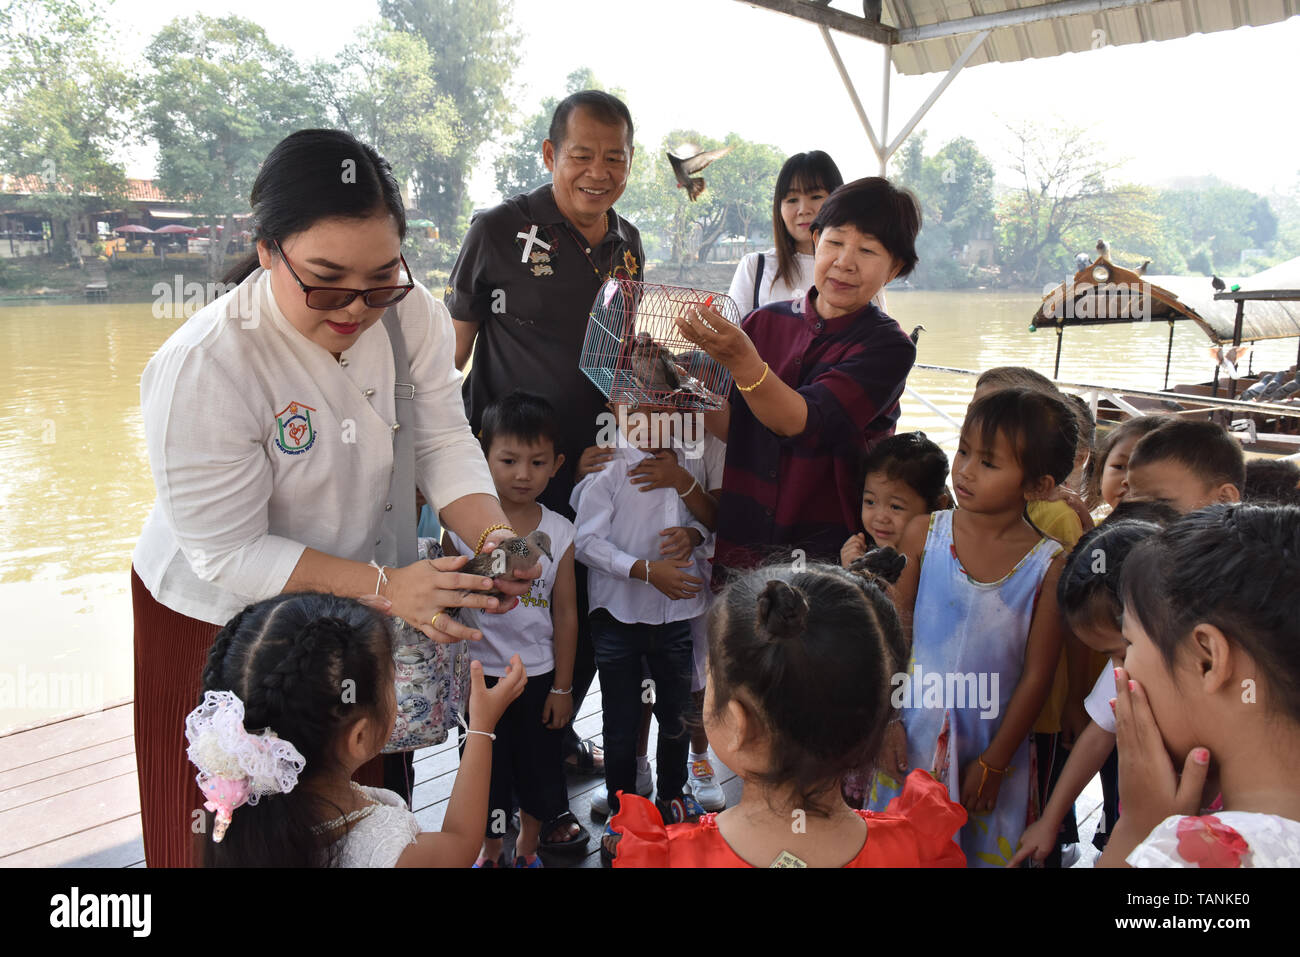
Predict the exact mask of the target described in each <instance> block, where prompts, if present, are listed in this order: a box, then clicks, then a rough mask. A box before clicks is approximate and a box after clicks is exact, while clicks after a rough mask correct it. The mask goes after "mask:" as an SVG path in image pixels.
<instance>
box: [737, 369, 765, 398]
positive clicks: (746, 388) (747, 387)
mask: <svg viewBox="0 0 1300 957" xmlns="http://www.w3.org/2000/svg"><path fill="white" fill-rule="evenodd" d="M771 371H772V367H771V366H770V365H768V364H767V363H766V362H764V363H763V374H762V375H761V376H759V377H758V381H757V382H755V383H754V384H753V385H741V384H740V383H739V382H737V383H736V388H737V389H739V390H740V391H741V392H753V391H754V390H755V389H757V388H758V387H759V386H760V385H762V384H763V380H764V379H766V378H767V374H768V373H769V372H771Z"/></svg>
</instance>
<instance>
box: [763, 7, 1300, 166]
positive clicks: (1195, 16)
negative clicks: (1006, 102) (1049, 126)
mask: <svg viewBox="0 0 1300 957" xmlns="http://www.w3.org/2000/svg"><path fill="white" fill-rule="evenodd" d="M739 2H741V3H746V4H748V5H750V6H753V7H762V8H763V9H766V10H772V11H774V12H777V13H783V14H785V15H787V16H790V17H795V18H797V19H800V20H804V21H806V22H808V23H813V24H816V25H817V27H818V29H819V30H820V31H821V35H822V40H823V41H824V42H825V44H826V48H827V51H828V52H829V53H830V56H831V60H832V61H833V62H834V63H835V67H836V69H837V70H838V71H839V74H840V79H841V80H842V81H843V83H844V87H845V89H846V90H847V92H848V94H849V100H850V101H851V102H852V104H853V108H854V109H855V110H856V111H857V114H858V119H859V120H860V121H861V123H862V126H863V128H864V129H865V130H866V133H867V138H868V140H870V142H871V146H872V149H873V150H874V151H875V153H876V157H877V159H879V161H880V172H881V175H884V173H885V170H886V168H887V166H888V163H889V158H890V157H891V156H892V155H893V154H894V153H895V152H896V151H897V150H898V148H899V147H900V146H902V145H903V142H904V141H905V140H906V139H907V137H908V136H909V135H910V134H911V132H912V130H913V129H915V128H916V125H917V124H918V123H919V122H920V121H921V118H922V117H923V116H925V114H926V112H927V111H928V110H929V109H930V107H931V106H933V105H934V103H935V101H936V100H938V99H939V97H940V96H941V95H942V94H943V91H944V90H945V89H947V87H948V85H949V84H950V83H951V82H952V81H953V79H955V78H956V76H957V74H958V73H959V72H961V70H962V68H963V67H966V66H978V65H980V64H981V63H993V62H997V63H1014V62H1018V61H1020V60H1032V59H1038V58H1044V57H1055V56H1060V55H1061V54H1063V53H1083V52H1086V51H1088V50H1097V49H1101V48H1102V47H1107V46H1124V45H1127V44H1132V43H1146V42H1148V41H1153V40H1174V39H1179V38H1181V37H1186V36H1190V35H1192V34H1193V33H1217V32H1220V31H1223V30H1235V29H1237V28H1238V27H1244V26H1262V25H1264V24H1269V23H1278V22H1280V21H1282V20H1286V19H1287V18H1288V17H1293V16H1296V15H1300V0H854V2H848V0H837V2H836V3H832V0H739ZM858 11H861V12H860V13H859V12H858ZM832 30H836V31H839V32H841V33H847V34H850V35H852V36H856V37H861V38H863V39H866V40H871V41H873V42H875V43H879V44H881V45H882V47H883V49H884V53H885V57H884V61H885V63H884V77H883V92H882V96H881V110H880V133H879V135H877V133H876V130H875V128H874V127H873V125H872V123H871V121H870V120H869V119H868V117H867V113H866V110H865V109H864V108H863V106H862V102H861V100H860V99H859V97H858V92H857V89H856V88H855V87H854V85H853V81H852V80H851V79H850V78H849V74H848V70H847V69H846V68H845V66H844V61H843V60H842V59H841V57H840V53H839V50H838V49H837V47H836V45H835V41H834V39H833V38H832V37H831V31H832ZM891 64H892V65H893V66H894V67H895V68H896V69H897V70H898V72H899V73H902V74H905V75H908V76H917V75H920V74H924V73H944V72H946V75H945V76H944V78H943V79H942V80H940V81H939V83H938V85H937V86H936V87H935V89H934V91H933V92H932V93H931V94H930V96H929V97H928V98H927V99H926V101H925V102H924V103H923V104H922V105H921V107H920V108H919V109H918V110H917V111H916V113H915V114H914V115H913V116H912V117H911V118H910V119H909V120H908V122H907V123H905V124H904V126H903V128H902V129H901V130H900V132H899V133H898V135H897V136H895V137H894V138H893V139H892V140H891V139H890V138H889V136H888V132H889V77H890V66H891Z"/></svg>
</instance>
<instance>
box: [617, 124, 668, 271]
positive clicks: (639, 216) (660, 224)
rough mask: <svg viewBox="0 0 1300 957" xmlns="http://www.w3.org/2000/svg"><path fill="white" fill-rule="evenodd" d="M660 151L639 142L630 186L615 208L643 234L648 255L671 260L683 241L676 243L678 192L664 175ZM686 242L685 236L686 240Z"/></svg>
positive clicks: (629, 175)
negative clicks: (660, 164)
mask: <svg viewBox="0 0 1300 957" xmlns="http://www.w3.org/2000/svg"><path fill="white" fill-rule="evenodd" d="M658 155H659V154H658V153H656V152H655V151H654V150H653V149H650V148H649V147H647V146H646V145H645V144H644V143H637V144H636V148H635V149H634V150H633V153H632V169H631V170H630V171H629V172H628V177H627V187H626V189H624V191H623V195H622V197H621V198H620V199H619V201H618V202H617V203H615V204H614V208H615V209H617V210H618V212H619V215H620V216H622V217H623V218H624V219H626V220H628V221H629V222H630V223H632V225H633V226H635V227H636V228H637V229H638V230H639V231H640V233H641V243H642V245H643V246H645V253H646V257H647V258H650V259H659V260H663V259H664V254H665V252H667V256H668V258H669V259H672V257H673V250H674V249H676V248H678V246H679V245H680V243H675V242H674V239H673V230H674V226H675V223H676V213H677V206H676V203H677V198H676V197H675V196H674V195H673V193H674V192H678V191H677V190H674V189H673V184H674V183H675V182H676V181H675V180H674V179H673V178H672V176H671V174H669V175H668V176H665V175H664V171H663V170H662V169H660V168H659V163H657V162H656V157H657V156H658ZM682 242H684V239H683V240H682Z"/></svg>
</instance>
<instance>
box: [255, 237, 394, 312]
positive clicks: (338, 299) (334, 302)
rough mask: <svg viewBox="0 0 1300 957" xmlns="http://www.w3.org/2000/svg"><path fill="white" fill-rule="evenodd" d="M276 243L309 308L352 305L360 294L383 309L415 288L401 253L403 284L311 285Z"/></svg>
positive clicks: (372, 305) (275, 241) (331, 307)
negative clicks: (345, 287) (350, 287)
mask: <svg viewBox="0 0 1300 957" xmlns="http://www.w3.org/2000/svg"><path fill="white" fill-rule="evenodd" d="M272 242H274V243H275V248H276V250H277V251H278V252H279V253H280V258H281V259H282V260H284V264H285V266H287V267H288V269H289V275H290V276H292V277H293V279H294V282H296V283H297V284H298V286H299V287H300V288H301V289H302V291H303V293H304V294H305V295H306V297H307V308H308V309H319V310H321V311H323V312H330V311H332V310H335V309H342V308H343V307H344V306H347V305H350V304H351V303H352V300H353V299H356V298H357V296H360V297H361V298H362V299H363V300H364V301H365V304H366V305H367V306H369V307H370V308H371V309H382V308H383V307H385V306H392V305H396V304H397V303H399V302H401V301H402V300H403V299H405V298H406V294H407V293H409V292H410V291H411V290H412V289H414V288H415V281H414V280H412V279H411V267H409V266H408V265H406V257H404V256H402V255H401V254H400V253H399V254H398V256H397V258H398V259H399V260H400V261H401V263H402V269H404V270H405V271H406V278H407V280H409V281H408V282H407V283H406V284H405V285H402V286H375V287H374V288H373V289H342V288H340V287H338V286H309V285H307V284H306V283H305V282H303V281H302V280H301V279H299V278H298V274H297V273H296V272H294V269H293V266H292V265H291V264H290V262H289V257H288V256H286V255H285V254H284V250H283V249H282V248H281V247H280V241H279V240H278V239H276V240H272Z"/></svg>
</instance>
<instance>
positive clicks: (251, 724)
mask: <svg viewBox="0 0 1300 957" xmlns="http://www.w3.org/2000/svg"><path fill="white" fill-rule="evenodd" d="M470 667H471V680H472V688H473V690H472V692H471V696H470V708H469V710H470V714H469V720H468V733H467V734H466V735H465V737H466V738H467V739H468V740H467V742H466V746H465V753H464V755H463V756H462V758H461V763H460V768H459V770H458V772H457V774H456V784H455V787H454V788H453V790H452V793H451V798H450V799H449V801H448V804H447V814H446V817H445V819H444V821H443V827H442V830H441V832H422V831H421V830H420V825H419V822H418V821H417V820H416V818H415V815H414V814H412V813H411V812H410V810H409V809H408V808H407V806H406V803H405V801H404V800H403V799H402V798H401V797H399V796H398V795H397V794H395V793H394V792H392V791H388V790H384V789H382V788H371V787H363V786H361V785H359V784H356V783H355V782H353V781H352V780H351V778H352V775H353V774H354V773H355V772H356V770H357V769H358V768H360V767H361V766H362V765H363V764H365V763H366V762H367V761H369V760H371V759H373V758H374V757H375V755H377V754H379V753H380V750H381V749H382V748H383V746H384V743H385V742H386V741H387V740H388V736H389V735H390V734H391V732H392V729H393V721H394V719H395V718H396V715H397V702H396V698H395V695H394V690H393V657H392V638H391V634H390V632H389V631H388V626H387V624H386V622H385V620H384V619H383V618H382V617H380V615H379V614H377V613H376V612H375V611H374V610H372V609H371V608H369V607H367V606H366V605H364V604H362V603H361V602H358V601H354V600H352V599H348V598H341V597H339V596H337V595H330V594H317V593H300V594H292V595H279V596H277V597H275V598H270V599H267V600H265V601H261V602H258V603H256V604H253V605H249V606H248V607H247V608H245V609H244V610H243V611H241V612H240V613H239V614H238V615H236V616H235V617H234V618H233V619H231V621H230V622H229V623H228V624H227V625H226V626H225V627H224V628H223V629H222V630H221V631H220V632H219V633H218V634H217V637H216V639H215V640H214V641H213V643H212V648H211V650H210V651H209V653H208V662H207V666H206V667H205V668H204V669H203V679H202V685H203V686H202V697H203V704H201V705H200V707H199V708H196V709H195V711H194V712H192V713H191V715H190V718H189V720H188V721H187V734H188V736H189V738H190V750H189V754H190V759H191V761H193V763H194V764H195V765H196V766H197V767H198V768H199V770H200V775H199V781H200V785H202V786H204V792H205V793H206V794H209V796H211V797H212V800H211V801H210V802H209V804H208V805H207V810H208V811H213V810H214V809H215V811H216V813H217V819H216V820H214V819H213V817H212V815H211V814H207V815H205V817H204V827H203V828H202V830H203V832H204V833H210V834H212V835H213V836H214V840H213V841H209V842H206V843H205V853H204V863H205V864H206V865H207V866H209V867H251V866H274V867H314V866H335V867H422V866H423V867H469V866H470V864H472V863H473V861H474V858H475V855H476V854H477V853H478V848H479V844H480V841H481V838H482V834H483V831H484V828H485V827H486V826H487V813H488V807H487V806H488V782H489V780H490V777H491V768H492V750H491V748H492V741H493V740H494V737H495V736H494V735H493V733H492V731H493V728H494V727H495V726H496V723H497V720H498V719H499V718H500V717H501V713H502V712H503V711H504V710H505V709H506V707H507V706H508V705H509V704H510V702H511V701H513V700H514V699H515V698H516V697H518V695H519V693H520V692H521V691H522V690H523V687H524V682H525V679H526V676H525V674H524V669H523V667H522V665H521V664H520V662H519V657H518V655H516V656H515V658H514V659H513V661H512V662H511V666H510V668H509V669H508V670H507V674H506V676H505V677H504V678H502V679H501V680H499V681H498V682H497V683H496V685H495V686H494V687H493V688H492V689H491V690H487V689H486V688H485V686H484V681H483V669H482V668H481V667H480V666H479V664H478V662H473V663H472V664H471V666H470ZM222 706H234V707H236V708H237V709H238V712H240V713H242V726H240V725H235V726H234V727H233V728H232V727H231V726H230V723H229V722H226V724H225V726H224V727H223V726H219V725H220V718H213V717H211V716H212V715H213V714H214V712H219V711H220V709H221V707H222ZM263 729H265V730H263ZM258 732H260V734H258ZM272 743H273V745H272V747H270V748H268V747H267V745H270V744H272ZM259 750H260V751H267V750H274V751H275V752H276V753H278V754H280V755H282V756H287V757H288V759H289V760H288V761H286V762H284V763H283V764H281V766H280V768H279V769H278V772H279V773H278V774H274V775H271V776H270V778H272V779H278V780H271V781H269V783H268V782H267V781H265V780H263V781H256V780H252V779H251V778H252V777H253V775H250V774H246V773H245V771H244V770H243V769H246V768H249V767H250V766H251V765H253V764H256V763H257V760H256V758H255V757H254V758H253V760H251V761H250V760H249V758H248V755H249V754H250V753H255V752H258V751H259ZM241 758H243V761H242V764H241V761H240V759H241ZM286 765H292V767H288V766H286ZM232 768H241V770H238V771H232V770H231V769H232ZM214 778H219V779H220V780H217V781H215V782H214V780H213V779H214ZM250 790H252V791H253V792H254V793H256V795H257V796H255V797H252V798H248V799H247V802H246V804H245V801H244V800H240V799H238V798H236V799H235V800H233V801H231V800H229V798H228V797H223V796H224V795H229V794H231V793H239V794H246V793H247V792H248V791H250ZM259 791H260V793H257V792H259ZM235 810H238V812H239V813H238V814H237V815H234V816H233V817H232V812H233V811H235ZM223 819H224V823H223ZM227 825H228V829H227Z"/></svg>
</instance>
